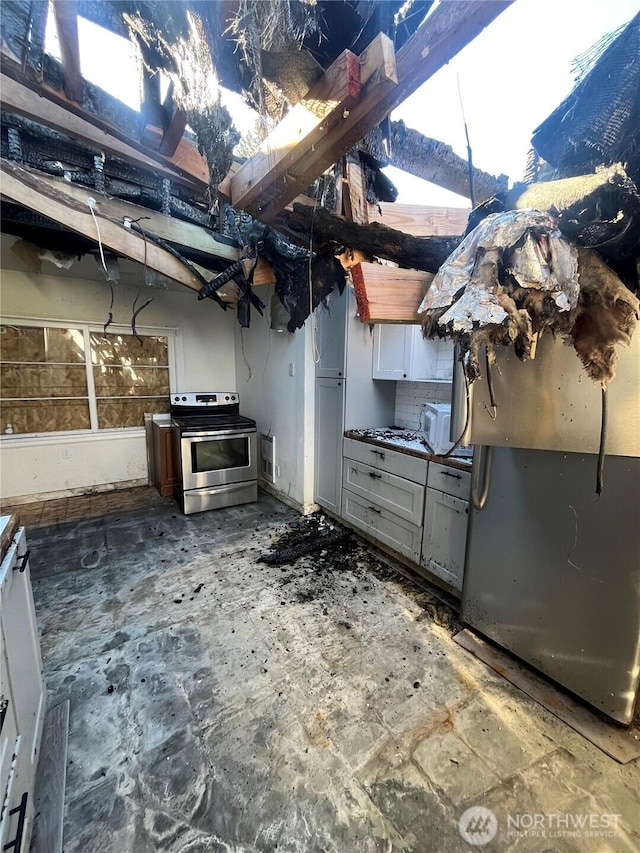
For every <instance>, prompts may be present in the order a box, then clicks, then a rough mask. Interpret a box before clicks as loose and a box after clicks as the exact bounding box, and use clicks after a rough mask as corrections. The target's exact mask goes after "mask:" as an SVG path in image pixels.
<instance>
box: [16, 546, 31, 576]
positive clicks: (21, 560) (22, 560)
mask: <svg viewBox="0 0 640 853" xmlns="http://www.w3.org/2000/svg"><path fill="white" fill-rule="evenodd" d="M30 553H31V552H30V551H25V552H24V554H23V555H22V556H21V557H18V560H17V562H16V564H15V566H14V567H13V571H14V572H24V570H25V569H26V568H27V563H28V562H29V554H30Z"/></svg>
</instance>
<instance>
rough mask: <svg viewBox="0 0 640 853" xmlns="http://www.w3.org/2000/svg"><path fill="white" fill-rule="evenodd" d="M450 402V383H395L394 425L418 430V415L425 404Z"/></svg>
mask: <svg viewBox="0 0 640 853" xmlns="http://www.w3.org/2000/svg"><path fill="white" fill-rule="evenodd" d="M450 402H451V383H450V382H396V405H395V425H396V426H399V427H403V428H404V429H420V415H421V413H422V407H423V406H424V405H425V404H426V403H450Z"/></svg>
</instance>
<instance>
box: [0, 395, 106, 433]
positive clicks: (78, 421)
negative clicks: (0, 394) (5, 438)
mask: <svg viewBox="0 0 640 853" xmlns="http://www.w3.org/2000/svg"><path fill="white" fill-rule="evenodd" d="M9 424H11V428H10V429H9V432H12V433H13V434H14V435H19V434H20V433H25V432H56V431H58V430H75V429H90V428H91V420H90V417H89V401H88V400H25V401H24V402H15V403H14V402H8V403H7V402H5V403H3V405H2V412H1V414H0V429H1V430H2V432H3V433H6V432H7V429H8V427H9Z"/></svg>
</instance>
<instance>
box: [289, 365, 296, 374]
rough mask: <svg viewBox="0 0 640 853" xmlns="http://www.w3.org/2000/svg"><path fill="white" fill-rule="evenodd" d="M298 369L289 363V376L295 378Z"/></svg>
mask: <svg viewBox="0 0 640 853" xmlns="http://www.w3.org/2000/svg"><path fill="white" fill-rule="evenodd" d="M295 374H296V368H295V365H294V363H293V362H290V363H289V376H295Z"/></svg>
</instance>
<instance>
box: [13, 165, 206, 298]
mask: <svg viewBox="0 0 640 853" xmlns="http://www.w3.org/2000/svg"><path fill="white" fill-rule="evenodd" d="M1 166H2V171H3V179H2V196H3V197H4V198H7V199H9V200H10V201H13V202H15V203H17V204H19V205H21V206H23V207H26V208H29V209H31V210H35V211H38V212H39V213H40V214H42V215H44V216H47V217H49V218H50V219H53V220H54V221H55V222H58V223H60V224H61V225H63V226H65V227H66V228H68V229H70V230H71V231H76V232H77V233H78V234H82V235H83V236H85V237H89V238H90V239H93V240H95V241H96V243H97V242H98V236H99V237H100V241H101V242H102V244H103V245H104V246H106V247H108V248H109V249H111V250H112V251H114V252H117V253H118V254H120V255H123V256H124V257H127V258H130V259H131V260H134V261H137V262H138V263H141V264H145V265H146V266H148V267H149V268H150V269H154V270H156V271H157V272H161V273H163V274H164V275H167V276H169V278H173V279H175V280H176V281H178V282H180V283H181V284H184V285H186V286H187V287H189V288H191V289H192V290H196V291H197V290H200V288H201V286H202V281H201V280H200V278H199V277H198V274H197V273H199V274H200V275H203V276H205V277H209V278H210V277H211V275H210V273H209V271H208V270H204V269H202V267H197V266H195V265H194V266H195V268H196V272H192V271H191V269H189V268H188V267H187V266H186V265H185V264H183V263H182V262H181V261H180V260H178V259H177V258H176V257H174V255H173V254H171V253H170V252H169V251H167V250H166V249H163V248H161V247H160V246H158V245H156V244H155V243H154V242H152V241H151V240H148V239H145V238H144V237H143V236H142V235H141V234H139V233H137V232H135V231H133V230H131V229H130V228H126V227H125V226H124V225H123V223H122V222H121V221H117V220H113V219H111V218H108V217H105V216H104V215H103V214H102V213H101V212H100V211H99V210H96V209H95V206H94V215H95V216H96V217H97V220H98V223H99V228H100V234H99V235H98V233H97V228H96V221H95V220H94V216H93V215H92V212H91V209H90V207H89V205H88V204H87V203H86V202H85V203H84V204H83V203H82V202H79V201H77V200H76V199H74V198H72V197H71V196H70V195H69V194H68V193H65V192H64V189H63V188H62V187H57V188H54V187H51V186H49V185H48V184H47V183H46V182H45V181H43V180H42V178H41V177H40V176H39V175H37V174H35V173H34V172H32V171H28V170H27V169H24V168H21V167H19V166H16V165H15V163H11V162H10V161H8V160H2V162H1Z"/></svg>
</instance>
